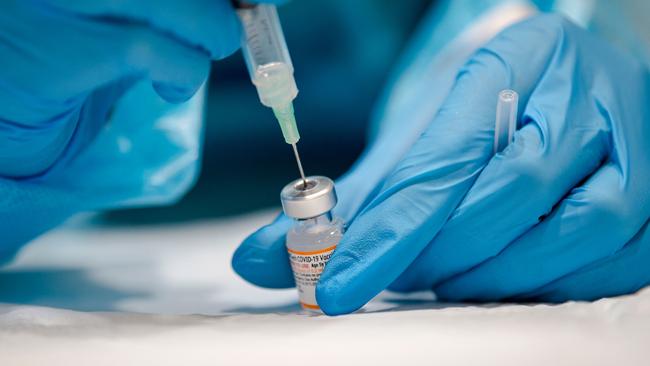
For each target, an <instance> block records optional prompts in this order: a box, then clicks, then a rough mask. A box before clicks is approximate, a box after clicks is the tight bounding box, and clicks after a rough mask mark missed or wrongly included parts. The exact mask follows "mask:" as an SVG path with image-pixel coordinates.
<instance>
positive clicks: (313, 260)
mask: <svg viewBox="0 0 650 366" xmlns="http://www.w3.org/2000/svg"><path fill="white" fill-rule="evenodd" d="M343 230H344V225H343V221H342V220H341V219H339V218H332V215H331V213H330V212H327V213H325V214H322V215H320V216H317V217H314V218H310V219H304V220H296V221H295V224H294V226H293V227H292V228H291V229H290V230H289V232H287V239H286V245H287V250H288V252H289V261H290V263H291V269H292V271H293V277H294V279H295V282H296V288H297V289H298V297H299V300H300V305H301V306H302V307H303V308H304V309H306V310H310V311H316V312H320V307H319V306H318V303H317V302H316V284H318V280H319V279H320V275H321V273H322V272H323V270H324V269H325V264H326V263H327V261H329V259H330V257H331V256H332V253H333V252H334V249H335V248H336V246H337V245H338V243H339V241H340V240H341V237H342V236H343Z"/></svg>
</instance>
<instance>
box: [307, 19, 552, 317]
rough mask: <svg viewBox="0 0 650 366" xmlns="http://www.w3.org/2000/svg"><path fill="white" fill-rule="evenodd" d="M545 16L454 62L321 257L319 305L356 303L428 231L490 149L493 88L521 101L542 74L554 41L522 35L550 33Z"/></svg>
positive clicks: (388, 277) (389, 278) (390, 275)
mask: <svg viewBox="0 0 650 366" xmlns="http://www.w3.org/2000/svg"><path fill="white" fill-rule="evenodd" d="M545 19H546V18H545V17H538V18H536V19H534V20H531V21H526V22H523V23H520V24H518V25H515V26H514V27H512V28H510V29H509V30H506V31H504V32H503V33H501V34H500V35H499V36H497V37H496V38H495V39H494V40H493V41H491V42H490V43H488V45H486V46H485V47H484V48H482V49H481V50H480V51H479V52H478V53H477V54H476V55H475V56H474V57H472V59H471V60H470V61H469V62H468V64H467V65H466V66H465V67H464V68H463V70H461V72H460V73H459V76H458V78H457V81H456V85H455V86H454V88H453V89H452V91H451V93H450V94H449V96H448V98H447V99H446V101H445V103H444V104H443V106H442V107H441V109H440V110H439V111H438V115H437V116H436V117H435V119H434V120H433V121H432V122H431V123H430V125H429V126H428V128H427V130H426V131H425V132H424V133H423V134H422V135H421V136H420V138H419V140H418V141H417V142H416V143H415V145H414V146H413V147H412V148H411V150H410V151H409V153H408V154H407V155H406V157H405V158H404V159H402V161H401V162H400V164H399V165H398V167H397V168H396V170H395V171H394V172H393V173H392V174H391V175H390V176H389V178H388V179H387V181H386V183H385V184H384V187H383V188H382V191H381V193H380V194H379V195H378V196H377V197H376V198H375V199H374V200H373V201H371V203H370V204H369V205H368V206H366V207H365V208H364V209H363V211H362V212H361V214H360V215H359V216H358V217H357V218H356V219H355V221H354V222H353V223H352V224H351V226H350V228H349V230H348V231H347V233H346V234H345V235H344V237H343V240H342V241H341V243H340V244H339V246H338V248H337V250H336V251H335V252H334V255H333V256H332V258H331V259H330V261H329V262H328V264H327V266H326V268H325V271H324V273H323V275H322V277H321V281H320V284H319V285H318V287H317V290H316V297H317V300H318V303H319V305H320V306H321V309H323V311H324V312H326V313H327V314H341V313H346V312H350V311H354V310H356V309H358V308H359V307H361V306H362V305H363V304H365V303H366V302H367V301H369V300H370V299H371V298H372V297H374V296H375V295H376V294H377V293H379V292H380V291H381V290H383V289H385V288H386V286H388V284H390V283H391V282H393V281H394V280H395V279H396V278H397V276H398V275H399V274H400V273H402V272H403V271H404V270H405V269H406V267H407V266H408V265H409V264H410V263H411V262H412V261H413V260H414V259H415V258H416V256H417V255H418V254H419V253H420V251H421V250H422V249H423V248H424V247H425V246H426V245H427V244H428V242H429V241H430V240H431V239H432V238H433V237H434V236H435V234H436V233H437V232H438V230H439V229H440V227H441V226H442V225H443V223H444V222H445V221H446V220H447V218H448V217H449V215H450V214H451V212H452V211H453V209H454V208H455V207H456V206H457V205H458V203H459V202H460V200H461V199H462V198H463V196H464V195H465V194H466V192H467V190H468V189H469V188H470V187H471V185H472V183H473V182H474V180H475V179H476V177H477V176H478V175H479V173H480V171H481V169H482V168H483V167H484V166H485V164H486V163H487V161H488V159H489V158H490V156H491V146H492V134H493V128H494V114H495V103H494V98H495V96H496V95H497V93H498V92H499V91H500V90H502V89H504V88H506V87H510V88H513V89H515V90H519V91H521V94H522V99H523V100H524V101H526V100H527V99H528V96H529V94H530V93H531V91H532V90H533V88H534V86H535V85H536V83H537V80H538V79H539V78H540V76H541V75H542V73H543V70H544V69H545V66H546V64H547V62H548V59H549V57H550V56H551V55H552V53H553V48H554V45H553V44H552V42H531V41H530V40H531V39H538V38H543V37H548V36H552V35H553V31H550V30H549V29H548V22H547V21H546V20H545ZM517 70H526V72H516V71H517ZM477 86H480V89H479V90H477Z"/></svg>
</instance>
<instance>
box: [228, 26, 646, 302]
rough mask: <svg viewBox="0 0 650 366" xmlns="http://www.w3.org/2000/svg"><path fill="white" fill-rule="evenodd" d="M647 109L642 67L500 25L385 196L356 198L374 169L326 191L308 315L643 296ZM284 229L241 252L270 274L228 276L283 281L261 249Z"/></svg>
mask: <svg viewBox="0 0 650 366" xmlns="http://www.w3.org/2000/svg"><path fill="white" fill-rule="evenodd" d="M506 88H509V89H513V90H516V91H518V92H519V94H520V97H521V99H520V109H519V121H520V129H519V130H518V131H517V133H516V134H515V139H514V142H513V143H512V144H511V145H510V146H509V147H507V148H506V149H505V150H504V151H503V152H502V153H499V154H497V155H496V156H494V157H493V156H492V152H491V146H492V143H493V133H494V115H495V104H496V96H497V93H498V92H499V91H500V90H502V89H506ZM648 100H650V73H649V72H648V69H647V68H645V66H644V65H642V64H641V63H640V62H638V61H637V60H635V59H633V58H631V57H629V56H627V55H625V54H622V53H620V52H619V51H618V50H616V49H613V48H612V47H610V46H609V45H607V44H606V43H605V42H604V41H602V40H600V39H597V38H595V37H594V36H593V35H591V34H589V33H588V32H586V31H585V30H583V29H581V28H579V27H577V26H575V25H573V24H572V23H570V22H568V21H567V20H565V19H563V18H561V17H558V16H555V15H540V16H536V17H534V18H532V19H530V20H527V21H524V22H522V23H519V24H517V25H515V26H513V27H511V28H508V29H506V30H505V31H503V32H502V33H501V34H499V35H498V36H497V37H496V38H495V39H493V40H492V41H490V42H489V43H488V44H487V45H485V46H484V47H483V48H482V49H480V50H479V51H478V52H477V53H476V54H475V55H474V56H473V57H472V58H471V59H470V60H469V61H468V62H467V64H466V65H465V66H464V67H463V68H462V69H461V71H460V72H459V73H458V76H457V78H456V82H455V85H454V86H453V88H452V90H451V92H450V93H449V95H448V96H447V98H446V100H445V101H444V103H443V105H442V107H441V108H440V110H439V111H438V113H437V115H436V116H435V118H433V119H432V120H431V121H430V123H429V125H428V126H427V127H426V130H425V131H424V133H423V134H422V135H421V136H420V137H419V138H418V140H417V142H415V144H413V146H412V147H410V149H409V151H408V152H407V153H406V154H405V155H404V156H403V157H401V161H400V162H399V163H398V165H397V167H396V168H395V169H393V170H392V172H391V173H390V174H388V175H387V176H386V178H385V179H384V180H383V181H382V182H381V183H380V184H378V185H377V186H376V187H374V189H368V187H365V186H364V183H363V181H364V177H363V175H362V174H363V173H364V172H367V171H372V170H373V169H374V170H384V169H385V166H384V165H382V163H379V161H378V160H373V161H371V163H372V164H374V165H373V166H367V164H366V160H365V159H364V160H362V161H361V162H360V163H359V164H358V165H357V166H356V167H355V168H354V169H353V170H352V171H351V172H350V173H349V175H348V176H346V177H345V178H344V179H343V180H342V182H340V184H339V185H338V186H337V189H338V190H339V191H340V192H341V193H342V194H341V199H340V202H341V204H342V207H343V210H344V212H343V216H344V217H345V218H346V219H348V220H349V221H350V219H352V220H351V221H350V227H349V229H348V231H347V232H346V234H345V236H344V238H343V240H342V241H341V243H340V244H339V246H338V247H337V249H336V251H335V253H334V255H333V257H332V259H331V260H330V262H329V263H328V264H327V267H326V269H325V272H324V273H323V275H322V277H321V281H320V283H319V285H318V287H317V300H318V302H319V305H320V306H321V308H322V309H323V311H324V312H326V313H327V314H342V313H347V312H351V311H354V310H356V309H358V308H359V307H361V306H363V305H364V304H365V303H366V302H367V301H369V300H370V299H371V298H372V297H374V296H375V295H376V294H378V293H379V292H380V291H381V290H383V289H385V288H390V289H393V290H397V291H413V290H422V289H433V290H434V291H435V292H436V294H437V295H438V296H439V297H440V298H442V299H448V300H478V301H492V300H502V299H511V298H526V299H539V300H548V301H564V300H567V299H585V300H591V299H596V298H599V297H603V296H612V295H618V294H623V293H629V292H632V291H635V290H637V289H639V288H640V287H642V286H644V285H646V284H648V283H649V282H650V269H649V268H650V267H649V266H648V263H650V233H648V230H647V223H648V218H649V217H650V188H649V187H650V186H649V185H648V182H650V153H649V152H650V123H649V121H650V104H648ZM423 108H425V107H424V106H423ZM417 115H418V110H414V111H413V115H411V116H408V115H405V116H403V121H404V123H405V124H406V123H408V122H409V118H417ZM386 132H395V133H398V132H399V131H397V130H393V131H385V133H384V135H383V136H380V137H379V140H378V141H377V143H376V144H375V146H376V145H377V144H382V143H384V144H385V145H386V147H389V146H391V145H390V143H389V142H385V141H386V140H390V139H391V138H392V139H393V141H395V138H396V135H392V136H386ZM382 141H383V142H382ZM395 144H399V142H395ZM373 148H374V147H373ZM393 153H395V151H389V152H388V154H393ZM391 158H392V157H391V156H390V155H388V156H387V157H386V163H385V164H390V163H391V162H390V159H391ZM355 191H358V192H372V193H371V194H369V195H363V197H358V195H357V196H355V195H354V193H355ZM350 202H352V203H350ZM355 202H362V203H361V207H362V209H361V211H360V213H359V214H356V215H355V214H354V212H355V210H354V207H355V205H356V203H355ZM350 207H352V208H351V209H350ZM349 212H352V214H349ZM288 225H289V224H287V220H286V219H284V218H282V219H280V220H279V221H278V223H276V224H274V225H271V226H269V227H266V228H263V229H261V230H260V231H259V232H258V233H256V234H254V235H253V236H252V237H250V238H249V239H247V241H246V242H245V243H244V244H243V245H242V248H240V249H239V250H238V253H236V257H235V260H241V261H242V263H244V264H246V265H249V266H250V267H251V268H255V265H256V264H258V263H259V264H260V265H259V266H258V269H259V270H264V269H266V264H267V263H273V264H274V265H276V268H275V271H276V272H275V273H274V274H273V275H270V273H271V272H270V271H268V270H266V271H263V272H262V271H260V272H262V274H264V275H266V277H265V279H263V280H262V279H261V277H262V275H257V276H256V275H255V274H254V273H252V271H251V272H247V271H246V270H244V269H243V267H244V266H241V265H239V266H238V265H237V263H235V269H237V270H238V271H239V273H240V274H242V275H243V276H244V277H245V278H247V279H249V280H251V281H253V282H255V283H258V284H261V285H268V286H274V287H282V286H285V285H289V282H288V281H289V280H288V279H289V278H290V277H288V276H289V275H290V270H289V269H288V266H287V264H286V259H285V258H283V257H282V256H281V251H282V250H283V249H284V248H281V247H280V245H278V244H275V246H273V245H271V244H270V243H271V239H273V238H274V236H277V235H281V233H282V232H283V231H284V230H286V229H287V227H288ZM254 255H258V257H256V258H257V263H256V262H255V260H254V258H255V257H254ZM238 256H239V258H238ZM263 256H265V257H263ZM269 258H273V259H269ZM243 259H245V261H244V260H243ZM262 263H264V264H265V265H262Z"/></svg>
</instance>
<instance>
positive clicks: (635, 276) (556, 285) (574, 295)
mask: <svg viewBox="0 0 650 366" xmlns="http://www.w3.org/2000/svg"><path fill="white" fill-rule="evenodd" d="M649 226H650V221H648V222H646V223H645V225H643V227H642V228H641V230H639V232H638V233H637V234H636V235H635V236H634V238H632V240H630V241H629V242H628V243H627V244H626V245H625V246H624V247H623V248H622V249H621V250H619V251H618V252H616V253H615V254H613V255H612V256H610V257H607V258H603V259H601V260H599V261H596V262H594V263H592V264H590V265H588V266H586V267H584V268H583V269H581V270H579V271H576V272H574V273H571V274H569V275H567V276H564V277H562V278H560V279H558V280H557V281H554V282H552V283H550V284H548V285H546V286H543V287H542V288H540V289H538V290H535V291H534V292H532V293H529V294H525V295H523V296H521V297H518V298H521V299H534V300H536V301H540V300H541V301H549V302H564V301H569V300H583V301H593V300H597V299H600V298H603V297H608V296H618V295H624V294H629V293H633V292H635V291H637V290H639V289H641V288H642V287H645V286H647V285H649V284H650V270H648V263H650V229H649V228H648V227H649Z"/></svg>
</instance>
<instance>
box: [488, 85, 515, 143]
mask: <svg viewBox="0 0 650 366" xmlns="http://www.w3.org/2000/svg"><path fill="white" fill-rule="evenodd" d="M518 104H519V94H517V92H516V91H514V90H510V89H505V90H502V91H500V92H499V98H498V100H497V114H496V125H495V127H494V153H495V154H496V153H498V152H499V151H502V150H503V149H505V147H506V146H508V144H509V143H510V142H512V139H513V137H514V134H515V131H516V129H517V108H518Z"/></svg>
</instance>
